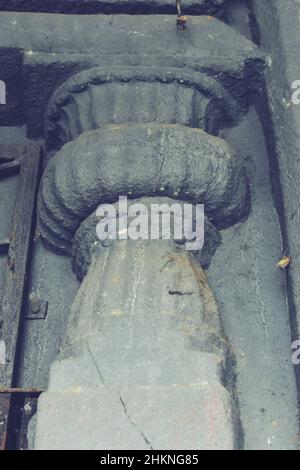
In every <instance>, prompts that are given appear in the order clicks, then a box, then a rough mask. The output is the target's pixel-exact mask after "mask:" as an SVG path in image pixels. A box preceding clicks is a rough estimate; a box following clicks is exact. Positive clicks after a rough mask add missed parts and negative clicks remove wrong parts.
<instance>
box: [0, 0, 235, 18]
mask: <svg viewBox="0 0 300 470" xmlns="http://www.w3.org/2000/svg"><path fill="white" fill-rule="evenodd" d="M225 2H226V0H185V2H184V13H188V14H189V15H190V14H194V15H201V14H205V13H206V14H208V13H209V14H219V15H220V14H222V13H223V7H224V4H225ZM0 11H24V12H43V13H66V14H70V13H72V14H86V15H89V14H95V13H109V14H116V13H130V14H153V13H167V14H174V15H175V14H176V5H175V0H25V1H24V0H0Z"/></svg>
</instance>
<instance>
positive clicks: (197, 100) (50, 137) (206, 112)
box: [46, 66, 239, 151]
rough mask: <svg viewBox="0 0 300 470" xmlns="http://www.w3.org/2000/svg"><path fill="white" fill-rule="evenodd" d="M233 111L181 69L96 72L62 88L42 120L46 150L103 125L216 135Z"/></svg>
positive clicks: (222, 96) (221, 93)
mask: <svg viewBox="0 0 300 470" xmlns="http://www.w3.org/2000/svg"><path fill="white" fill-rule="evenodd" d="M238 114H239V107H238V104H237V102H236V101H235V100H234V99H233V98H232V97H231V95H230V94H229V93H228V92H227V91H226V90H225V88H224V87H222V86H221V85H220V83H218V82H217V81H216V80H215V79H214V78H212V77H209V76H208V75H206V74H203V73H200V72H195V71H194V70H192V69H190V70H188V69H187V68H184V69H181V68H176V67H168V68H164V67H155V66H152V67H146V66H136V67H128V66H127V67H126V66H125V67H124V66H123V67H97V68H93V69H89V70H85V71H84V72H81V73H79V74H77V75H75V76H73V77H72V78H70V79H69V80H67V81H66V82H64V83H63V84H62V85H61V86H60V87H59V88H58V89H57V90H56V92H55V93H54V95H53V96H52V98H51V100H50V103H49V106H48V111H47V116H46V134H47V136H46V140H47V146H48V149H49V150H51V151H53V150H57V149H59V148H60V147H61V146H62V145H64V144H65V143H67V142H69V141H72V140H74V139H76V138H77V137H78V136H79V135H80V134H82V133H84V132H86V131H89V130H92V129H98V128H102V127H104V126H106V125H109V124H130V123H162V124H180V125H184V126H188V127H194V128H201V129H203V130H205V131H207V132H208V133H210V134H217V132H218V131H219V129H220V128H221V127H224V126H225V125H228V124H230V123H232V122H234V120H235V119H236V118H237V116H238Z"/></svg>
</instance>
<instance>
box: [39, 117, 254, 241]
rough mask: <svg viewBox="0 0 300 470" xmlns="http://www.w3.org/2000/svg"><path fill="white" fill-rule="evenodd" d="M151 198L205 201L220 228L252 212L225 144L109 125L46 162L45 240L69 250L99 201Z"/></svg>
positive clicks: (179, 129) (191, 133)
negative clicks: (167, 197) (162, 197)
mask: <svg viewBox="0 0 300 470" xmlns="http://www.w3.org/2000/svg"><path fill="white" fill-rule="evenodd" d="M151 194H152V195H160V196H161V195H164V196H169V197H172V198H174V199H183V200H187V201H189V202H192V203H199V204H205V212H206V214H207V215H208V217H209V218H211V219H212V222H213V223H214V224H215V225H216V227H217V228H220V227H223V228H224V227H228V226H229V225H231V224H233V223H234V222H236V221H238V220H240V219H241V217H243V216H245V215H246V214H247V211H248V209H249V192H248V185H247V178H246V174H245V172H244V169H243V166H242V164H241V160H239V159H238V157H237V156H236V155H235V153H234V151H233V150H232V149H231V148H230V146H229V145H228V144H227V143H226V142H225V141H224V140H222V139H219V138H217V137H213V136H210V135H209V134H207V133H205V132H204V131H201V130H200V129H190V128H186V127H183V126H177V125H176V126H174V125H169V126H168V125H159V124H154V125H151V124H149V125H131V126H107V127H106V128H103V129H98V130H95V131H90V132H86V133H84V134H82V135H81V136H80V137H79V138H78V139H77V140H75V141H74V142H71V143H69V144H66V145H65V146H64V147H63V148H62V150H61V151H60V152H58V153H57V154H56V155H55V157H53V158H52V159H51V160H50V162H49V164H48V166H47V169H46V171H45V173H44V176H43V181H42V186H41V190H40V197H39V215H40V228H41V233H42V236H43V237H44V238H45V239H46V241H48V243H50V244H51V245H53V246H54V247H57V248H59V249H65V250H68V249H70V246H71V243H72V240H73V237H74V233H75V231H76V230H77V229H78V227H79V225H80V223H81V222H82V221H83V220H84V219H85V218H86V217H87V216H88V215H90V214H91V212H93V211H94V210H95V209H96V208H97V207H98V205H99V204H101V203H104V202H115V201H116V200H117V199H118V197H119V196H126V195H129V197H130V198H138V197H141V196H149V195H151Z"/></svg>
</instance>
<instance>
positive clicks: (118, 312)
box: [111, 310, 124, 317]
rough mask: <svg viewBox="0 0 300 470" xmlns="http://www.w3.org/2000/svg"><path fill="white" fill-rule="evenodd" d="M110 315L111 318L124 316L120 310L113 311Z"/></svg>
mask: <svg viewBox="0 0 300 470" xmlns="http://www.w3.org/2000/svg"><path fill="white" fill-rule="evenodd" d="M111 314H112V316H113V317H121V316H122V315H124V312H122V310H113V311H112V312H111Z"/></svg>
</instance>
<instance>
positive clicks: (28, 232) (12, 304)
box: [0, 144, 41, 388]
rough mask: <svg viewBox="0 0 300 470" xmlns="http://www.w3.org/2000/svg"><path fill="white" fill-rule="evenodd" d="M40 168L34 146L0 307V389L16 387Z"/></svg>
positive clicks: (26, 163)
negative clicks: (0, 356)
mask: <svg viewBox="0 0 300 470" xmlns="http://www.w3.org/2000/svg"><path fill="white" fill-rule="evenodd" d="M40 166H41V147H40V146H39V145H37V144H31V145H29V146H28V147H27V153H26V155H25V156H24V157H23V160H22V164H21V170H20V176H19V184H18V190H17V197H16V204H15V211H14V217H13V223H12V231H11V234H10V237H9V239H10V245H9V251H8V258H7V267H6V273H5V279H4V286H3V293H2V299H1V304H0V324H1V330H0V340H2V341H3V342H4V344H5V350H6V363H5V365H0V386H1V387H4V388H10V387H13V386H14V373H15V359H16V352H17V346H18V335H19V330H20V326H21V322H22V307H23V300H24V289H25V285H26V276H27V269H28V265H29V255H30V248H31V246H32V241H33V228H34V216H35V205H36V196H37V188H38V182H39V175H40Z"/></svg>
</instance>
